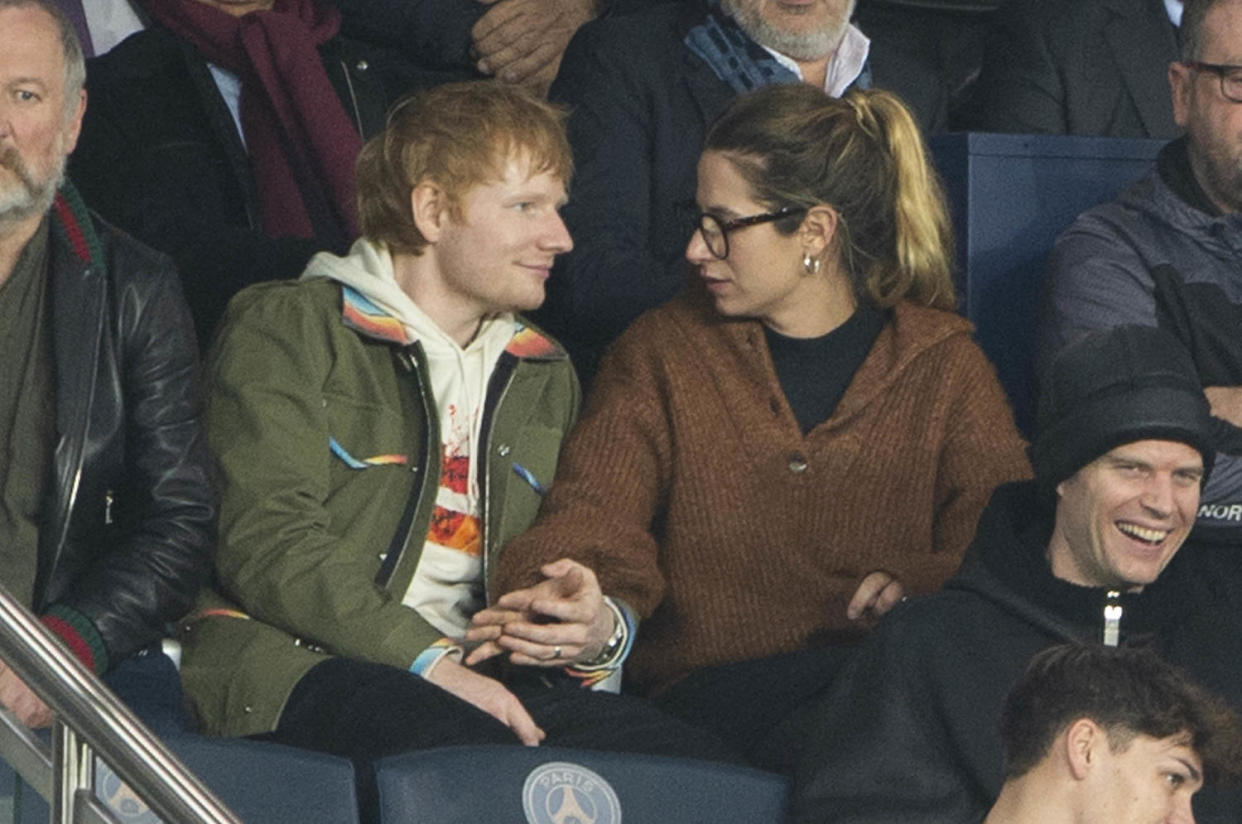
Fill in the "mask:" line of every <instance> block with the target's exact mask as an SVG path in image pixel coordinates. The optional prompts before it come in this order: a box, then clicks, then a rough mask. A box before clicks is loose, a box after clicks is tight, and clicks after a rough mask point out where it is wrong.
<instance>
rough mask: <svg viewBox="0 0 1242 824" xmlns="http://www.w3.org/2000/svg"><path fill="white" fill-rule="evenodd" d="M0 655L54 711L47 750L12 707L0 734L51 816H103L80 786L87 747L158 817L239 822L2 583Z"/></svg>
mask: <svg viewBox="0 0 1242 824" xmlns="http://www.w3.org/2000/svg"><path fill="white" fill-rule="evenodd" d="M0 659H2V660H3V661H4V663H5V664H6V665H7V666H8V667H9V668H10V669H12V670H13V671H14V672H15V673H16V674H17V675H18V677H20V678H21V679H22V680H23V681H25V682H26V684H27V685H29V686H30V688H31V689H32V690H34V692H35V693H36V694H37V695H38V696H39V697H40V698H41V699H42V700H43V702H44V703H46V704H47V705H48V707H49V708H50V709H51V710H52V712H53V713H55V715H56V721H55V724H54V727H53V736H52V740H53V744H52V747H51V748H50V749H51V752H50V754H49V748H48V747H47V745H46V744H44V743H43V742H41V741H39V740H38V739H37V738H35V737H34V736H33V735H31V734H30V731H29V730H27V729H26V728H25V727H24V726H22V725H21V724H20V723H18V722H17V721H16V720H15V719H14V718H13V716H12V714H11V713H8V712H0V734H7V737H9V738H10V740H13V739H14V738H15V739H16V740H17V741H18V742H19V743H21V744H22V745H24V748H25V749H26V751H27V752H26V754H25V755H24V756H19V757H18V758H17V759H15V762H14V764H13V767H14V769H15V770H16V771H17V772H18V774H19V775H21V776H22V778H23V779H25V780H26V782H27V783H28V784H30V785H31V786H32V787H34V788H35V789H36V790H37V791H39V793H40V795H42V796H43V797H44V798H45V799H47V800H48V803H49V804H50V805H51V807H52V817H53V820H54V821H58V822H70V821H108V820H109V819H108V818H105V817H101V810H106V808H103V807H102V806H101V805H99V804H98V803H94V801H93V799H91V798H90V797H89V796H88V795H87V794H86V793H83V792H80V791H79V790H80V789H81V788H83V787H84V786H85V787H89V784H90V779H91V776H92V774H93V767H94V758H93V757H92V751H93V752H94V753H95V754H97V755H98V756H99V757H100V758H102V759H103V761H104V762H105V763H107V764H108V765H109V766H110V767H111V768H112V769H113V770H114V771H115V772H116V774H117V775H118V776H119V777H120V778H121V780H122V781H124V782H125V783H126V784H128V785H129V787H130V789H132V790H133V791H134V792H135V793H136V794H137V795H138V796H139V797H140V798H142V799H143V801H145V802H146V803H147V805H148V806H149V807H150V808H151V809H152V810H153V811H154V812H155V814H156V815H158V816H159V817H160V818H162V819H163V820H164V821H168V822H177V824H241V819H239V818H238V817H237V816H236V815H234V813H233V812H232V811H231V810H229V808H228V807H226V806H225V805H224V803H223V802H221V801H220V800H219V799H218V798H216V796H215V794H214V793H213V792H212V791H211V790H209V789H208V788H207V787H206V785H204V784H203V782H202V781H200V780H199V778H198V777H197V776H195V775H194V774H193V773H191V772H190V771H189V770H188V769H187V768H186V767H185V765H184V764H182V763H181V761H180V760H179V759H178V758H177V757H176V756H175V755H173V753H172V751H171V750H169V749H168V748H167V747H166V746H165V745H164V744H163V743H162V742H161V741H160V740H159V739H157V738H156V737H155V736H154V735H152V734H151V732H150V731H149V730H148V729H147V728H146V727H145V726H144V725H143V724H142V722H141V721H139V720H138V718H137V717H136V716H135V715H134V714H133V713H132V712H131V711H130V709H129V708H128V707H126V706H125V705H124V704H122V703H121V702H120V700H119V699H117V698H116V696H114V695H113V694H112V692H111V691H110V690H109V689H108V688H107V687H106V686H104V684H103V682H102V681H100V680H99V678H98V677H97V676H96V675H95V674H94V673H93V672H91V671H90V670H88V669H87V668H86V667H85V666H83V665H82V663H81V662H80V661H78V659H77V658H76V657H74V656H73V654H72V653H70V652H69V651H68V650H67V649H65V647H64V646H62V645H61V643H60V641H59V640H58V639H57V638H56V637H55V636H54V635H52V633H51V632H49V631H48V630H47V628H45V627H44V626H43V624H42V623H41V622H40V621H39V620H38V619H37V618H36V617H35V616H34V615H33V614H31V612H30V611H29V610H28V609H26V608H25V607H24V606H22V605H21V604H20V603H19V602H18V601H17V600H16V599H15V598H14V597H13V596H12V595H11V594H9V591H8V590H7V589H6V588H5V587H4V586H3V585H0ZM67 783H72V784H73V785H74V786H72V787H70V786H67ZM54 785H55V786H54Z"/></svg>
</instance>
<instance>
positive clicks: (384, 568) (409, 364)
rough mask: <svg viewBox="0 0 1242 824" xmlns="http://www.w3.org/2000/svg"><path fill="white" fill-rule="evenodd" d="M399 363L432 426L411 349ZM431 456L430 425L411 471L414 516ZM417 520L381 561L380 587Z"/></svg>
mask: <svg viewBox="0 0 1242 824" xmlns="http://www.w3.org/2000/svg"><path fill="white" fill-rule="evenodd" d="M397 361H398V362H399V363H400V364H401V365H402V366H404V367H405V369H406V372H407V373H408V374H410V375H412V376H414V382H415V384H417V386H418V399H419V401H421V402H422V405H423V419H424V420H426V421H427V422H428V424H430V422H431V413H430V408H431V407H430V406H429V404H428V399H427V390H426V388H425V387H424V386H423V378H422V375H421V374H420V373H419V371H418V364H417V362H416V361H415V359H414V357H413V356H412V355H411V354H410V351H409V347H406V348H404V349H402V350H400V351H399V352H398V353H397ZM429 455H431V427H430V425H428V426H424V427H423V442H422V444H421V445H420V452H419V455H418V460H417V461H415V462H414V466H413V468H412V470H411V471H412V472H413V473H418V474H419V475H420V477H416V478H415V479H414V488H413V489H411V490H410V495H411V496H414V495H417V496H418V499H417V501H416V503H415V504H414V510H413V513H411V514H412V515H413V514H417V512H418V508H419V504H421V503H422V497H423V492H424V491H425V490H424V486H425V484H426V481H427V477H428V476H429V474H430V473H428V472H427V467H426V463H427V460H428V456H429ZM415 520H416V519H415V518H413V517H411V518H410V523H409V525H408V526H406V528H405V539H404V540H403V541H402V542H401V548H400V549H399V550H397V551H396V554H395V555H393V551H392V548H390V549H389V553H388V556H389V557H385V558H384V559H383V560H382V561H381V567H380V580H378V581H377V583H378V584H379V585H380V586H383V587H387V586H388V582H389V581H391V580H392V576H393V573H394V572H396V571H397V565H398V564H400V563H401V558H402V556H403V555H404V554H405V550H406V547H408V546H409V545H410V538H411V536H412V535H413V534H414V522H415Z"/></svg>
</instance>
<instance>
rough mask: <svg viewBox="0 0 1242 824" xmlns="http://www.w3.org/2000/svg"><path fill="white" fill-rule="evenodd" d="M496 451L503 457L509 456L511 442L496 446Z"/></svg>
mask: <svg viewBox="0 0 1242 824" xmlns="http://www.w3.org/2000/svg"><path fill="white" fill-rule="evenodd" d="M496 453H497V454H498V455H500V457H502V458H507V457H508V456H509V444H507V443H502V444H501V445H500V446H499V447H497V448H496Z"/></svg>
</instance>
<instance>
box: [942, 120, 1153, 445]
mask: <svg viewBox="0 0 1242 824" xmlns="http://www.w3.org/2000/svg"><path fill="white" fill-rule="evenodd" d="M929 143H930V145H931V150H932V155H933V157H934V159H935V162H936V166H937V167H938V168H939V170H940V175H941V177H942V178H943V179H944V182H945V189H946V193H947V194H948V197H949V202H950V205H951V207H952V209H953V224H954V228H955V230H956V232H957V247H958V249H957V257H958V269H959V273H960V279H959V282H958V291H959V293H960V294H961V296H962V298H963V301H964V302H963V306H962V308H963V310H964V312H965V314H966V316H967V317H968V318H970V320H971V322H973V323H974V324H975V327H976V328H977V330H978V333H977V335H976V338H977V340H978V341H979V345H980V346H982V347H983V351H984V352H986V353H987V355H988V357H989V358H991V359H992V363H994V364H996V368H997V370H998V371H999V373H1000V379H1001V383H1002V384H1003V385H1004V387H1005V390H1006V391H1007V392H1008V393H1009V399H1010V400H1011V401H1012V402H1013V405H1014V413H1015V415H1016V416H1017V419H1018V426H1019V427H1020V428H1021V429H1022V430H1023V432H1024V433H1026V434H1027V435H1028V436H1029V435H1030V434H1031V430H1032V427H1031V424H1032V423H1033V417H1034V403H1035V397H1036V389H1035V365H1034V355H1035V317H1036V312H1037V309H1038V306H1039V296H1040V291H1041V289H1042V284H1043V278H1044V262H1045V260H1046V258H1047V257H1048V252H1049V251H1051V249H1052V244H1053V241H1055V240H1056V238H1057V235H1059V234H1060V233H1061V232H1062V231H1063V230H1064V229H1065V228H1066V227H1068V226H1069V225H1070V223H1072V222H1073V220H1074V218H1075V217H1077V216H1078V213H1079V212H1082V211H1085V210H1086V209H1089V208H1090V207H1092V206H1095V205H1096V204H1098V203H1102V202H1104V201H1106V200H1111V199H1112V198H1113V196H1114V195H1116V194H1117V193H1118V192H1120V191H1121V190H1122V189H1123V188H1125V187H1126V186H1127V185H1128V184H1130V183H1131V182H1133V181H1135V180H1137V179H1138V178H1140V177H1142V175H1143V174H1144V173H1145V172H1147V170H1148V169H1149V168H1151V165H1152V162H1153V161H1154V160H1155V157H1156V153H1157V152H1158V151H1159V150H1160V147H1161V146H1163V145H1164V142H1163V141H1160V140H1127V139H1121V138H1103V137H1067V136H1061V135H1038V136H1036V135H1001V134H976V133H970V134H953V135H944V136H941V137H935V138H932V139H931V140H930V141H929Z"/></svg>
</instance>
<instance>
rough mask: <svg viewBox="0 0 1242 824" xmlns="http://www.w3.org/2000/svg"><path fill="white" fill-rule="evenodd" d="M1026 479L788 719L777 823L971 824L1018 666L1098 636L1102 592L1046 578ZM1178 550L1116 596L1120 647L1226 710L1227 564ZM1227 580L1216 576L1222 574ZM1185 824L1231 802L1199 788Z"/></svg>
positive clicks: (1233, 614) (1230, 812)
mask: <svg viewBox="0 0 1242 824" xmlns="http://www.w3.org/2000/svg"><path fill="white" fill-rule="evenodd" d="M1037 494H1038V493H1037V492H1036V484H1035V483H1034V482H1028V483H1021V484H1010V485H1008V486H1003V487H1000V488H999V489H998V490H997V491H996V493H995V494H994V495H993V498H992V501H991V503H990V504H989V505H988V508H987V509H986V510H984V513H983V517H982V518H981V519H980V521H979V529H978V533H977V535H976V538H975V540H974V543H973V544H972V545H971V547H970V549H969V550H968V551H967V555H966V560H965V561H964V562H963V564H962V568H961V570H960V571H959V572H958V574H957V575H956V576H954V577H953V578H952V579H951V580H950V581H949V582H948V583H947V584H945V588H944V590H943V591H942V592H940V593H937V594H935V595H930V596H927V597H924V598H916V599H913V600H911V601H909V602H906V603H904V604H900V605H898V606H897V607H896V608H894V609H893V611H892V612H891V613H889V615H888V616H886V617H885V620H884V621H883V622H882V623H881V624H880V626H879V627H878V628H877V629H876V630H875V632H873V633H872V635H871V636H870V638H869V639H868V640H867V642H866V644H865V645H864V646H863V648H862V649H861V650H860V651H859V653H858V655H857V656H856V657H855V659H854V660H853V662H852V663H851V664H850V665H849V666H848V667H847V669H846V670H845V672H844V673H843V674H842V676H841V678H840V680H839V681H838V682H837V683H836V684H835V685H834V686H833V688H832V689H830V690H829V691H828V692H827V693H826V694H825V695H824V696H823V698H822V699H821V700H820V701H819V703H818V705H817V706H815V707H814V708H813V709H812V710H811V711H810V712H808V713H806V714H805V715H804V716H803V717H798V718H795V719H794V721H795V722H796V724H792V725H791V726H794V727H796V728H797V729H798V730H799V731H800V735H801V738H802V746H801V752H800V759H799V765H798V769H797V773H796V788H795V798H794V804H793V811H792V813H793V814H792V817H791V819H790V820H791V821H795V822H812V821H814V822H822V821H832V822H834V824H836V823H837V822H839V823H840V824H861V822H874V824H881V822H883V824H890V822H894V821H901V822H906V823H907V824H944V822H950V821H951V822H978V821H982V820H983V816H984V815H985V814H986V813H987V811H988V809H989V807H991V805H992V802H993V801H995V799H996V796H997V794H998V793H999V791H1000V787H1001V783H1002V778H1003V776H1002V767H1003V755H1002V751H1001V749H1002V748H1001V743H1000V735H999V732H998V731H997V719H998V718H999V717H1000V710H1001V705H1002V703H1003V702H1004V699H1005V695H1006V694H1007V693H1008V692H1009V689H1010V687H1011V686H1012V685H1013V682H1014V681H1016V680H1017V678H1018V676H1019V675H1021V674H1022V672H1023V670H1024V669H1025V668H1026V665H1027V662H1028V661H1029V660H1030V659H1031V657H1032V656H1033V655H1034V654H1035V653H1036V652H1038V651H1040V650H1041V649H1043V648H1044V647H1047V646H1050V645H1052V644H1057V643H1062V642H1065V641H1079V642H1088V643H1091V642H1096V643H1098V642H1099V641H1100V640H1101V638H1102V633H1103V628H1104V620H1105V617H1104V608H1105V605H1106V604H1108V603H1110V599H1109V596H1108V591H1107V590H1106V589H1104V588H1093V587H1085V586H1078V585H1075V584H1071V583H1069V582H1067V581H1064V580H1061V579H1059V578H1057V577H1055V576H1053V574H1052V572H1051V570H1050V569H1049V565H1048V561H1047V559H1046V557H1045V551H1046V548H1047V546H1048V539H1049V536H1050V535H1051V532H1052V517H1053V513H1052V508H1051V507H1050V506H1048V505H1047V504H1046V503H1041V502H1040V501H1039V499H1038V497H1037ZM1230 561H1231V559H1228V558H1226V557H1225V556H1224V555H1223V554H1221V555H1217V554H1215V553H1213V554H1208V553H1207V551H1206V550H1205V549H1203V548H1201V547H1196V546H1194V545H1189V544H1188V545H1186V546H1183V547H1182V549H1181V550H1180V552H1179V554H1178V555H1177V556H1175V557H1174V559H1173V561H1172V562H1170V564H1169V566H1168V567H1167V568H1166V569H1165V570H1164V572H1163V573H1162V574H1161V575H1160V578H1159V579H1158V580H1157V581H1156V582H1155V583H1153V584H1151V585H1149V586H1147V587H1145V588H1143V590H1142V591H1141V592H1127V593H1123V594H1121V595H1120V596H1119V598H1118V599H1117V600H1116V601H1115V603H1119V604H1120V605H1121V610H1122V614H1121V624H1120V632H1121V635H1120V643H1122V644H1134V645H1139V644H1141V645H1150V646H1152V647H1154V648H1155V649H1156V651H1158V652H1159V653H1160V654H1161V655H1162V656H1164V657H1165V658H1166V659H1167V660H1168V661H1169V662H1170V663H1173V664H1175V665H1177V666H1180V667H1182V668H1183V669H1185V670H1186V671H1187V672H1188V673H1189V674H1190V675H1191V677H1193V678H1195V679H1196V680H1197V681H1199V682H1200V683H1201V684H1203V685H1204V686H1206V687H1208V688H1209V689H1211V690H1213V691H1215V692H1217V693H1218V694H1220V695H1222V696H1223V697H1225V698H1226V699H1227V700H1228V701H1229V702H1230V704H1231V705H1232V706H1233V707H1234V708H1235V709H1236V708H1242V678H1240V677H1239V676H1240V675H1242V626H1239V619H1238V616H1239V615H1242V612H1239V610H1240V609H1242V602H1240V599H1239V592H1238V590H1237V581H1238V574H1237V571H1236V563H1231V562H1230ZM1228 570H1232V571H1228ZM1195 802H1196V803H1195V808H1196V818H1195V820H1196V821H1199V822H1215V823H1216V824H1226V822H1229V824H1236V822H1237V820H1238V819H1237V810H1238V809H1239V805H1240V804H1242V798H1240V797H1239V794H1238V793H1237V791H1236V790H1235V791H1232V792H1224V791H1220V792H1214V791H1212V790H1205V791H1203V792H1201V793H1200V794H1199V795H1198V796H1197V797H1196V798H1195Z"/></svg>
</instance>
